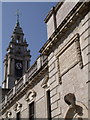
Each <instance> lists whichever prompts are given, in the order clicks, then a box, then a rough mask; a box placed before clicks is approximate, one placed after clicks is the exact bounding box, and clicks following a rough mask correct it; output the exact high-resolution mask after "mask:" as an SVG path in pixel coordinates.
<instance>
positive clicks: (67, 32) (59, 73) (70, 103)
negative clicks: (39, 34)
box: [1, 0, 90, 120]
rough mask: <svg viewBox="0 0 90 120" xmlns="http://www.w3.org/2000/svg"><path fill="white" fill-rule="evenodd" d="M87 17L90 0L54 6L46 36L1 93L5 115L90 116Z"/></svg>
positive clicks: (65, 2) (47, 22)
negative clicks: (28, 64)
mask: <svg viewBox="0 0 90 120" xmlns="http://www.w3.org/2000/svg"><path fill="white" fill-rule="evenodd" d="M89 22H90V2H89V1H86V2H68V1H67V0H65V1H64V2H61V3H58V4H57V5H56V6H55V7H53V8H52V9H51V10H50V12H49V13H48V15H47V16H46V18H45V23H46V24H47V32H48V40H47V42H46V43H45V44H44V46H43V47H42V48H41V49H40V51H39V52H40V53H41V55H40V56H39V57H38V58H37V60H36V61H35V63H34V64H33V65H32V66H31V67H30V68H29V69H27V70H26V72H24V73H23V76H22V77H21V78H19V79H17V80H15V82H14V83H15V84H14V86H12V88H11V87H10V90H9V92H7V94H6V95H5V97H4V98H3V100H2V110H1V112H2V118H9V119H10V118H17V119H19V118H30V120H32V119H33V118H50V119H51V118H64V119H65V120H66V119H67V118H69V119H70V120H72V119H74V118H77V119H81V120H83V118H89V117H90V96H89V87H90V79H89V72H90V71H89V64H90V61H89V55H90V53H89V45H90V43H89V39H90V33H89V31H90V24H89ZM26 60H30V54H29V57H28V58H27V59H26ZM18 67H20V65H18ZM3 89H6V87H4V88H3ZM7 89H9V88H7Z"/></svg>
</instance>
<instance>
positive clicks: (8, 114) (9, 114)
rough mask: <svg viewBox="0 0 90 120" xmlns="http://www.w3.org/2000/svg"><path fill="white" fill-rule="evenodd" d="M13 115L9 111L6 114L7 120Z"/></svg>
mask: <svg viewBox="0 0 90 120" xmlns="http://www.w3.org/2000/svg"><path fill="white" fill-rule="evenodd" d="M11 115H12V112H11V111H9V110H7V112H6V118H10V116H11Z"/></svg>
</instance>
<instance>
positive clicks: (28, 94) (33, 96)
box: [25, 90, 36, 102]
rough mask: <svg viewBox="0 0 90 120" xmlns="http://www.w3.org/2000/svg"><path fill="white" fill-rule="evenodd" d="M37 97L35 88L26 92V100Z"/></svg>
mask: <svg viewBox="0 0 90 120" xmlns="http://www.w3.org/2000/svg"><path fill="white" fill-rule="evenodd" d="M35 97H36V92H35V91H34V90H30V91H29V92H27V93H26V96H25V100H26V101H27V102H28V101H31V100H33V99H34V98H35Z"/></svg>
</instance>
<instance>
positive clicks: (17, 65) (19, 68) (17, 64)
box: [15, 60, 23, 78]
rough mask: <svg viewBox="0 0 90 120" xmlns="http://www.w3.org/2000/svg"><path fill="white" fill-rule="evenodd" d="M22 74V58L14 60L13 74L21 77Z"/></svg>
mask: <svg viewBox="0 0 90 120" xmlns="http://www.w3.org/2000/svg"><path fill="white" fill-rule="evenodd" d="M22 74H23V61H22V60H15V76H16V77H17V78H20V77H22Z"/></svg>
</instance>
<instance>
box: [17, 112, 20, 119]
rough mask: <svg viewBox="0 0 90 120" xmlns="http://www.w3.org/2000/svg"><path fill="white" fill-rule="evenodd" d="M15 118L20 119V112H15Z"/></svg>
mask: <svg viewBox="0 0 90 120" xmlns="http://www.w3.org/2000/svg"><path fill="white" fill-rule="evenodd" d="M16 120H20V112H18V113H17V119H16Z"/></svg>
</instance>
